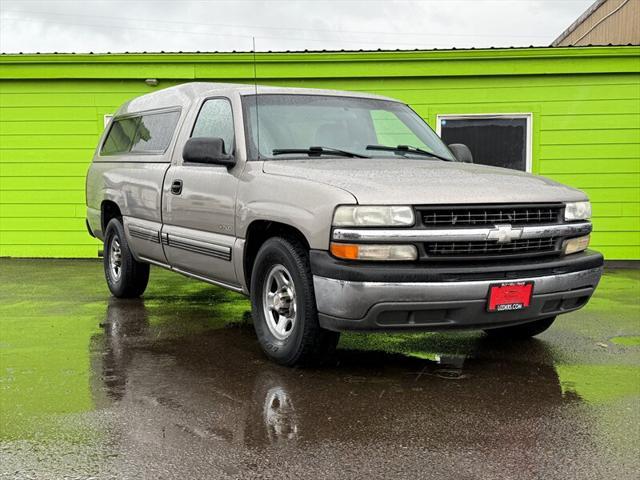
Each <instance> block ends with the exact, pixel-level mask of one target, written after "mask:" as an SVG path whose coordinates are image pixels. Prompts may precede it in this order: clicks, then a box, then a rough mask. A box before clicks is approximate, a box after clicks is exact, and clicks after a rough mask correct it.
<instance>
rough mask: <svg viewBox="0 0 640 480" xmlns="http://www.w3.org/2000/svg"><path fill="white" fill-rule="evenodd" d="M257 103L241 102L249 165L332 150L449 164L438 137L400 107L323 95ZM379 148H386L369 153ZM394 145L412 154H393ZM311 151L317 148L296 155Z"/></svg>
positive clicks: (448, 154)
mask: <svg viewBox="0 0 640 480" xmlns="http://www.w3.org/2000/svg"><path fill="white" fill-rule="evenodd" d="M257 99H258V101H257V102H256V96H255V95H248V96H244V97H243V98H242V104H243V109H244V117H245V128H246V137H247V150H248V154H249V158H250V159H255V158H258V157H259V158H261V159H263V160H271V159H283V158H301V157H302V158H309V157H316V156H320V154H322V155H326V156H332V155H336V156H337V155H338V152H336V150H341V151H342V153H343V154H344V153H348V154H349V155H348V156H353V157H371V158H376V157H378V158H379V157H393V156H394V155H401V156H402V157H408V158H415V159H424V160H434V159H435V158H434V157H431V156H429V155H425V153H433V154H435V155H436V156H438V157H441V158H443V159H446V160H451V161H455V158H454V157H453V155H452V154H451V152H450V151H449V149H448V148H447V147H446V146H445V144H444V143H442V140H440V137H438V135H436V133H435V132H434V131H433V130H431V128H430V127H429V126H428V125H427V124H426V123H425V122H424V120H422V119H421V118H420V117H419V116H418V115H417V114H416V113H415V112H414V111H413V110H411V109H410V108H409V107H407V106H406V105H403V104H402V103H398V102H393V101H387V100H373V99H367V98H354V97H335V96H328V95H326V96H325V95H279V94H278V95H274V94H264V95H258V96H257ZM256 103H257V105H256ZM256 110H257V111H258V112H259V118H257V117H256ZM258 126H259V127H258ZM381 145H384V146H388V147H392V148H391V150H390V149H377V148H375V146H381ZM400 145H401V146H403V147H404V146H408V147H412V148H411V149H406V148H402V149H396V148H395V147H398V146H400ZM258 147H259V155H258ZM312 147H322V148H321V149H320V150H318V149H317V148H316V149H315V150H313V151H311V152H303V151H301V150H309V149H311V148H312ZM415 149H418V150H421V151H422V152H420V151H415ZM289 150H293V151H289ZM332 150H333V152H332ZM343 156H345V155H343Z"/></svg>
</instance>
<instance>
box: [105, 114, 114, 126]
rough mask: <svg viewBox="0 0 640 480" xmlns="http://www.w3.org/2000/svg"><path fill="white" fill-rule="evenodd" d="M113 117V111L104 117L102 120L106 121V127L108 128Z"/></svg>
mask: <svg viewBox="0 0 640 480" xmlns="http://www.w3.org/2000/svg"><path fill="white" fill-rule="evenodd" d="M112 118H113V114H112V113H105V114H104V116H103V117H102V121H103V123H104V128H107V125H109V122H110V121H111V119H112Z"/></svg>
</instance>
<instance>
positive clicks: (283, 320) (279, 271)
mask: <svg viewBox="0 0 640 480" xmlns="http://www.w3.org/2000/svg"><path fill="white" fill-rule="evenodd" d="M263 289H264V291H263V295H262V308H263V312H264V318H265V320H266V322H267V327H268V328H269V331H270V332H271V334H272V335H273V336H274V337H276V338H277V339H278V340H285V339H287V338H288V337H289V336H290V335H291V333H292V332H293V327H294V326H295V324H296V317H297V311H296V289H295V286H294V284H293V281H292V279H291V274H290V273H289V271H288V270H287V269H286V268H285V267H284V266H282V265H275V266H274V267H272V268H271V270H270V271H269V273H268V274H267V280H266V281H265V282H264V287H263Z"/></svg>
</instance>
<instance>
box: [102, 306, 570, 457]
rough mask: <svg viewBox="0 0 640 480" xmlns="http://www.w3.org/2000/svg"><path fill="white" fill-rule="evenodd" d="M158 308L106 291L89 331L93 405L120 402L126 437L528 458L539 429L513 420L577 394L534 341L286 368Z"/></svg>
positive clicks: (228, 334) (369, 354) (360, 355)
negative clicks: (512, 450) (98, 324)
mask: <svg viewBox="0 0 640 480" xmlns="http://www.w3.org/2000/svg"><path fill="white" fill-rule="evenodd" d="M177 311H179V309H178V310H177ZM152 312H154V313H153V314H152ZM157 313H158V312H156V310H155V307H149V308H148V307H147V306H145V304H144V302H143V301H142V300H131V301H122V300H116V299H111V300H110V302H109V304H108V307H107V312H106V318H105V320H104V323H103V324H102V326H103V332H102V333H101V334H99V335H96V336H95V337H94V338H93V342H92V350H93V355H92V358H93V364H92V368H93V372H94V382H93V394H94V399H95V402H96V405H97V406H98V407H104V408H112V409H115V410H118V409H123V414H126V416H127V417H126V423H127V430H128V432H124V433H125V435H124V437H126V436H127V435H129V436H130V438H129V441H130V442H133V443H141V442H144V443H147V442H151V444H153V443H154V442H171V444H172V445H175V446H177V445H181V447H180V448H188V446H189V444H190V443H192V442H194V441H195V440H198V441H202V440H207V439H209V440H211V441H220V440H222V441H223V442H225V443H228V444H231V445H237V446H246V447H257V448H260V447H268V446H269V445H273V444H278V445H280V444H291V445H295V444H300V445H313V444H319V443H322V442H326V441H334V442H335V441H338V442H343V441H344V442H346V441H348V442H357V443H359V444H361V445H365V444H371V443H374V444H375V443H380V444H382V443H385V444H386V443H388V442H394V443H399V444H403V443H407V442H410V443H412V444H419V445H420V447H421V448H429V449H433V450H441V449H446V448H448V446H451V447H455V448H460V447H461V446H465V445H466V446H468V447H478V446H480V447H481V448H483V449H501V448H503V447H504V445H514V444H517V445H519V447H521V448H522V449H523V451H528V453H526V454H525V455H527V456H531V458H529V460H531V461H534V459H535V457H536V455H542V454H543V451H542V450H538V449H537V448H536V447H537V446H539V445H543V444H544V443H545V439H544V438H541V437H544V436H545V431H544V429H535V428H534V429H528V430H523V429H521V428H519V427H518V425H519V424H520V423H521V422H523V421H533V422H534V423H535V422H536V421H537V420H538V419H545V422H548V421H549V419H552V418H553V417H554V416H555V415H561V412H560V407H561V406H562V405H563V404H565V403H567V402H572V401H575V400H576V399H574V398H567V397H563V394H562V390H561V387H560V382H559V379H558V375H557V373H556V370H555V368H554V367H553V365H552V364H551V365H550V364H549V363H550V359H551V358H552V355H551V352H550V351H549V349H548V347H547V346H546V345H545V343H543V342H541V341H535V340H534V341H530V342H527V343H526V344H525V345H522V344H521V345H520V346H518V347H514V348H513V350H512V351H510V350H509V347H508V346H507V347H504V348H498V347H496V346H495V345H493V344H491V343H489V342H488V341H486V340H484V339H482V337H474V338H472V339H471V340H469V343H467V344H462V345H463V346H462V347H460V345H461V342H460V341H459V339H458V340H456V342H452V343H451V344H447V342H446V341H443V342H440V343H438V342H439V341H438V340H437V339H438V336H433V338H434V339H435V340H434V341H433V344H434V346H435V347H439V348H440V349H441V350H440V352H442V353H437V354H435V353H429V352H424V351H420V352H417V353H416V347H415V345H412V344H411V342H410V341H408V342H407V345H406V351H403V347H402V346H400V347H398V348H397V349H396V350H398V351H397V352H396V353H389V352H383V351H379V350H367V349H366V348H363V347H360V348H358V349H349V348H347V349H345V348H340V349H339V350H338V353H337V360H336V364H335V365H333V366H330V367H325V368H324V369H314V370H303V369H288V368H282V367H278V366H276V365H274V364H273V363H271V362H269V361H268V360H267V359H266V358H265V357H264V356H263V355H262V353H261V351H260V349H259V347H258V345H257V343H256V341H255V337H254V335H253V332H252V330H251V327H250V325H244V324H234V325H232V326H228V325H227V326H225V325H224V323H222V324H221V325H216V326H215V327H212V328H209V329H207V328H204V329H202V331H195V332H194V331H190V332H189V333H188V334H180V333H178V334H176V332H175V331H171V332H169V330H168V329H167V328H166V327H165V325H166V324H165V323H163V322H164V321H163V320H162V319H161V318H160V317H159V316H158V315H157ZM173 315H175V313H172V316H173ZM164 320H166V321H167V322H169V321H170V319H164ZM182 321H188V320H184V319H182ZM187 330H189V329H187ZM346 343H347V344H348V342H346ZM363 344H364V345H365V346H366V342H364V343H363V342H358V345H363ZM460 348H463V349H464V350H466V354H461V353H460V351H455V350H454V349H460ZM564 421H565V422H566V419H564ZM549 435H553V433H551V432H550V433H549ZM164 445H165V446H166V445H167V443H164ZM145 448H148V446H147V447H145ZM536 452H537V453H536Z"/></svg>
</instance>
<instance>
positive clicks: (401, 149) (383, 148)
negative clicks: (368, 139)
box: [367, 145, 452, 162]
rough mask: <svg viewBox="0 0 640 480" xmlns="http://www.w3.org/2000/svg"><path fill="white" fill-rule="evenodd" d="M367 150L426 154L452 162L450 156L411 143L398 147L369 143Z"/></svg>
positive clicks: (402, 153) (401, 153)
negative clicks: (428, 150)
mask: <svg viewBox="0 0 640 480" xmlns="http://www.w3.org/2000/svg"><path fill="white" fill-rule="evenodd" d="M367 150H381V151H383V152H393V153H396V154H398V155H404V154H407V153H415V154H418V155H425V156H429V157H434V158H437V159H439V160H444V161H445V162H451V161H452V160H451V159H450V158H446V157H442V156H440V155H438V154H436V153H433V152H427V151H426V150H423V149H421V148H418V147H412V146H410V145H398V146H397V147H391V146H389V145H367Z"/></svg>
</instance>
